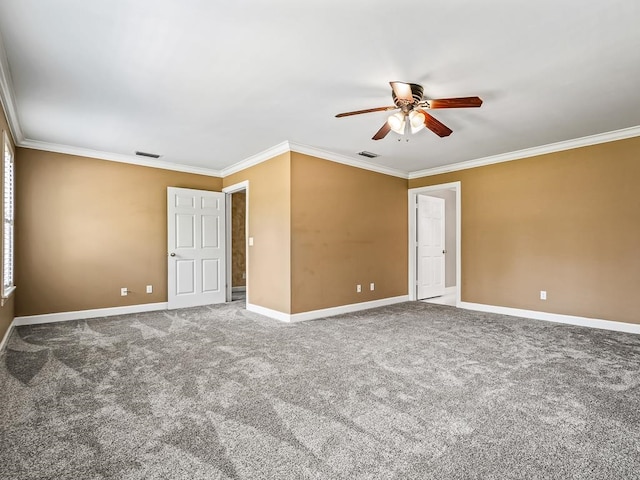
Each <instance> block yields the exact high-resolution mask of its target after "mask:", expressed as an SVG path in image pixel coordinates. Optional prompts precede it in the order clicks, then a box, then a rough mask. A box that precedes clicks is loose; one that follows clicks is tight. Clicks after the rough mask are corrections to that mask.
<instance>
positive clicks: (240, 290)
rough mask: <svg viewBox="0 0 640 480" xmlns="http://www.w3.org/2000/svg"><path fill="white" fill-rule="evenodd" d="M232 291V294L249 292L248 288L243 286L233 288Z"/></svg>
mask: <svg viewBox="0 0 640 480" xmlns="http://www.w3.org/2000/svg"><path fill="white" fill-rule="evenodd" d="M231 291H232V292H246V291H247V287H246V286H242V287H231Z"/></svg>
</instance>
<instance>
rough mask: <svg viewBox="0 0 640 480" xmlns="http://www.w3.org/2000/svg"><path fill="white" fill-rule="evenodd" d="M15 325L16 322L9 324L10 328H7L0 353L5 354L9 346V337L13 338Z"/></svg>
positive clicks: (1, 342) (0, 342)
mask: <svg viewBox="0 0 640 480" xmlns="http://www.w3.org/2000/svg"><path fill="white" fill-rule="evenodd" d="M14 325H15V320H12V321H11V323H10V324H9V328H7V331H6V332H4V336H3V337H2V341H0V353H2V352H4V349H5V347H6V346H7V341H8V340H9V337H10V336H11V332H12V331H13V327H14Z"/></svg>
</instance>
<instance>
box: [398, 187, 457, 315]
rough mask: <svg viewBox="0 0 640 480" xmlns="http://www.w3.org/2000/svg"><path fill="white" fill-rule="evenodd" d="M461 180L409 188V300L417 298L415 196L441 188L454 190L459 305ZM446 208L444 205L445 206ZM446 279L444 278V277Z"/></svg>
mask: <svg viewBox="0 0 640 480" xmlns="http://www.w3.org/2000/svg"><path fill="white" fill-rule="evenodd" d="M461 189H462V185H461V182H459V181H458V182H450V183H442V184H439V185H431V186H428V187H417V188H410V189H409V205H408V206H409V285H408V291H409V300H411V301H415V300H416V299H417V292H416V285H417V275H418V269H417V266H416V260H417V255H416V249H417V248H418V242H417V241H416V235H417V222H416V212H417V208H418V207H417V197H418V195H428V194H429V193H434V192H438V191H441V190H454V191H455V194H456V307H460V303H461V301H462V299H461V291H462V288H461V286H462V258H461V256H462V255H461V249H462V241H461V240H462V202H461V197H462V193H461ZM445 208H446V207H445ZM445 281H446V279H445Z"/></svg>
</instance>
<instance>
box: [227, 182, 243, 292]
mask: <svg viewBox="0 0 640 480" xmlns="http://www.w3.org/2000/svg"><path fill="white" fill-rule="evenodd" d="M246 209H247V195H246V193H245V192H236V193H234V194H232V195H231V228H232V232H231V279H232V283H231V286H233V287H244V286H245V277H244V274H245V272H246V258H245V256H246V237H245V227H246V224H245V219H246Z"/></svg>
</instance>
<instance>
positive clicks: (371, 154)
mask: <svg viewBox="0 0 640 480" xmlns="http://www.w3.org/2000/svg"><path fill="white" fill-rule="evenodd" d="M358 155H362V156H363V157H367V158H376V157H379V156H380V155H378V154H377V153H371V152H367V151H366V150H363V151H361V152H358Z"/></svg>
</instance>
